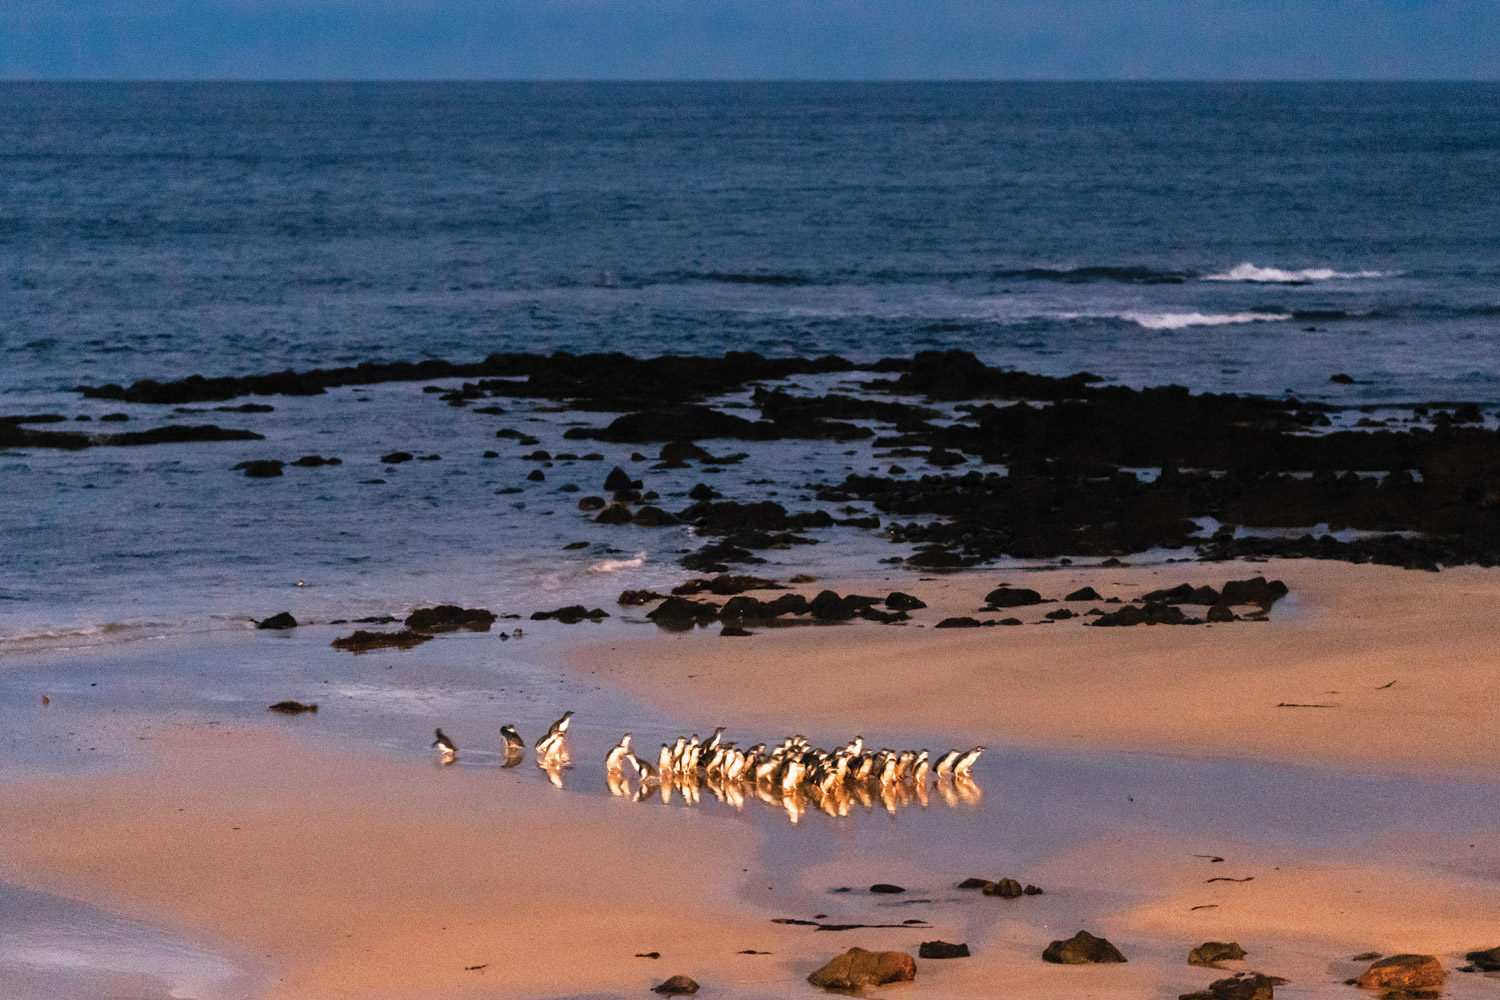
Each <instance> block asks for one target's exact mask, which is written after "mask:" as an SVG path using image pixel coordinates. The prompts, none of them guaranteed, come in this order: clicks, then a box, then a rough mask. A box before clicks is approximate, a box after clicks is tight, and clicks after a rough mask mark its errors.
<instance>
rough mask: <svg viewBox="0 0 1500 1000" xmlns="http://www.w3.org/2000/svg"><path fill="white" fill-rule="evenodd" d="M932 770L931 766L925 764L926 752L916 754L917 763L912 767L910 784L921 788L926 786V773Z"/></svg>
mask: <svg viewBox="0 0 1500 1000" xmlns="http://www.w3.org/2000/svg"><path fill="white" fill-rule="evenodd" d="M931 770H932V765H931V764H929V763H928V762H927V751H926V750H922V751H920V752H918V754H917V762H916V763H915V764H913V765H912V769H911V780H912V784H914V785H916V786H917V787H919V788H921V787H923V786H925V785H926V784H927V772H929V771H931ZM924 794H925V793H924Z"/></svg>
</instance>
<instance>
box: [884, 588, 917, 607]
mask: <svg viewBox="0 0 1500 1000" xmlns="http://www.w3.org/2000/svg"><path fill="white" fill-rule="evenodd" d="M885 606H886V607H888V608H890V609H891V610H892V611H916V610H918V609H919V608H925V607H927V603H926V602H925V601H920V600H918V599H917V598H915V597H913V596H911V595H910V594H903V593H902V592H901V591H899V590H897V591H892V592H891V593H890V594H889V595H888V596H887V597H886V599H885Z"/></svg>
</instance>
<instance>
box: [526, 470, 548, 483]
mask: <svg viewBox="0 0 1500 1000" xmlns="http://www.w3.org/2000/svg"><path fill="white" fill-rule="evenodd" d="M526 478H527V479H529V480H530V481H531V482H533V483H540V482H544V481H545V480H546V478H547V474H546V473H545V472H543V471H542V470H541V469H532V470H531V471H530V472H528V473H526Z"/></svg>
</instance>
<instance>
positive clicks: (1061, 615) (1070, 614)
mask: <svg viewBox="0 0 1500 1000" xmlns="http://www.w3.org/2000/svg"><path fill="white" fill-rule="evenodd" d="M1042 617H1043V618H1050V619H1052V620H1053V621H1055V622H1065V621H1067V620H1068V619H1069V618H1077V617H1078V613H1077V612H1076V611H1069V610H1068V609H1067V608H1058V609H1057V610H1056V611H1049V612H1047V613H1046V614H1045V615H1043V616H1042Z"/></svg>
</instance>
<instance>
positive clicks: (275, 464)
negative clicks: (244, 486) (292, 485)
mask: <svg viewBox="0 0 1500 1000" xmlns="http://www.w3.org/2000/svg"><path fill="white" fill-rule="evenodd" d="M285 465H286V463H285V462H282V461H280V460H278V459H269V460H268V459H255V460H253V461H249V462H241V463H240V464H239V465H236V466H235V467H234V468H235V470H236V471H238V470H240V469H243V470H245V475H246V476H247V477H248V478H250V479H271V478H273V477H275V476H279V475H281V474H282V472H281V469H282V467H283V466H285Z"/></svg>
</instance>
